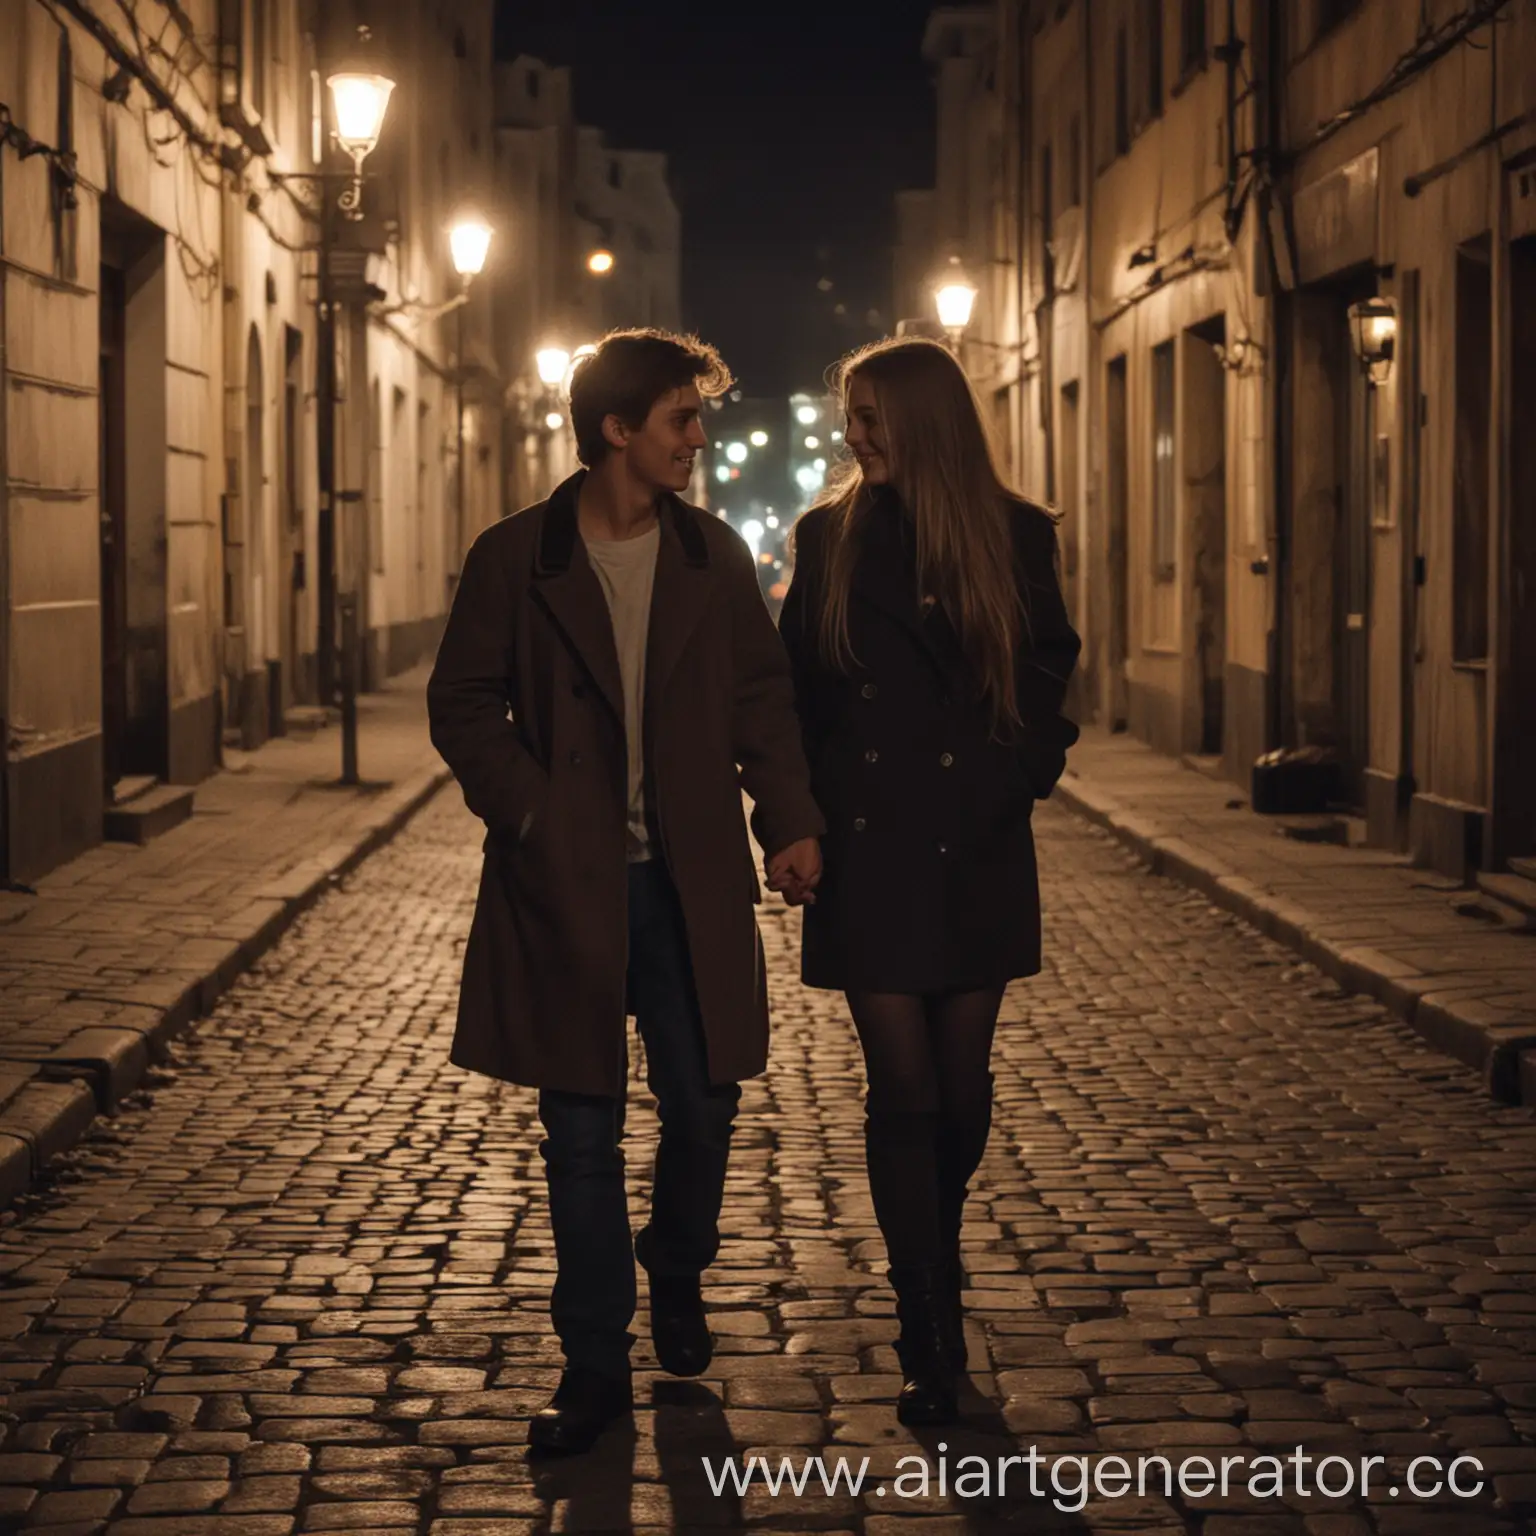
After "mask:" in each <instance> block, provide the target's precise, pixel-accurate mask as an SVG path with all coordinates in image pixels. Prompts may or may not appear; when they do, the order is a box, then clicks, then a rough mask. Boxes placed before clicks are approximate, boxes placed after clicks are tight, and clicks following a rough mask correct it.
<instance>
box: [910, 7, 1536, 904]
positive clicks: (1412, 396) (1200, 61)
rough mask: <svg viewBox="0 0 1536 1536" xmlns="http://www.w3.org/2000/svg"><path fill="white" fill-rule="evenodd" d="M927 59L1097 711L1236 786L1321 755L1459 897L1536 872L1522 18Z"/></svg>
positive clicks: (987, 308) (1279, 19) (939, 234)
mask: <svg viewBox="0 0 1536 1536" xmlns="http://www.w3.org/2000/svg"><path fill="white" fill-rule="evenodd" d="M979 13H985V14H984V15H983V14H979ZM925 46H926V48H927V50H928V53H929V56H930V58H931V59H933V61H934V63H935V66H936V69H937V70H938V82H939V88H938V103H939V151H940V153H939V157H938V183H937V186H936V187H935V189H934V206H935V208H936V210H937V218H936V224H937V227H936V229H935V232H934V245H933V248H932V252H931V257H930V261H929V271H930V272H937V271H939V270H940V269H942V268H943V267H944V266H945V264H946V263H947V262H948V261H949V258H950V257H952V256H958V257H959V258H960V260H961V262H962V264H963V265H964V267H965V269H966V270H967V271H968V273H969V274H970V278H971V281H972V282H973V283H974V285H975V286H976V287H977V289H978V298H977V303H976V309H975V314H974V317H973V320H972V324H971V326H970V328H969V331H968V332H967V335H966V338H965V340H964V342H963V344H962V345H963V349H964V357H965V361H966V365H967V367H968V369H969V371H970V372H971V374H972V377H973V379H974V380H975V381H976V383H977V386H978V389H979V391H980V392H981V394H982V396H983V398H984V401H986V402H987V403H988V404H989V406H990V414H991V421H992V425H993V428H994V431H995V433H996V436H997V438H998V442H999V444H1000V447H1001V448H1002V450H1003V452H1004V455H1005V457H1006V459H1007V461H1008V463H1009V465H1010V468H1011V471H1012V473H1013V475H1014V477H1015V479H1016V480H1017V481H1018V483H1019V484H1020V486H1021V488H1022V489H1023V490H1025V491H1026V492H1027V493H1029V494H1031V495H1033V496H1035V497H1037V498H1039V499H1042V500H1045V501H1047V502H1049V503H1050V504H1051V505H1053V506H1054V507H1055V508H1056V510H1057V511H1058V513H1059V515H1060V517H1061V525H1060V532H1061V544H1062V560H1063V576H1064V581H1065V585H1066V588H1067V592H1068V597H1069V602H1070V604H1071V607H1072V611H1073V614H1074V616H1075V618H1076V620H1077V623H1078V625H1079V628H1080V629H1081V630H1082V632H1083V635H1084V638H1085V642H1086V646H1085V651H1084V657H1083V668H1082V672H1081V674H1080V678H1079V684H1078V698H1077V705H1076V707H1077V708H1078V710H1079V713H1080V714H1081V715H1082V716H1083V717H1084V718H1089V719H1093V720H1097V721H1099V722H1101V723H1103V724H1105V725H1106V726H1109V727H1111V728H1115V729H1128V730H1130V731H1131V732H1133V733H1134V734H1136V735H1138V736H1140V737H1142V738H1144V739H1145V740H1147V741H1148V742H1150V743H1151V744H1152V745H1154V746H1155V747H1157V748H1159V749H1160V750H1163V751H1165V752H1171V753H1178V754H1183V755H1188V756H1193V757H1199V758H1202V759H1204V760H1206V762H1207V763H1208V765H1209V766H1210V767H1211V768H1212V770H1213V771H1219V772H1221V773H1223V774H1225V775H1226V776H1228V777H1230V778H1232V779H1233V780H1235V781H1237V782H1239V783H1244V784H1246V783H1247V781H1248V778H1249V774H1250V770H1251V768H1252V765H1253V763H1254V760H1255V758H1257V757H1258V756H1259V755H1260V754H1261V753H1263V752H1265V751H1267V750H1268V749H1271V748H1275V747H1296V748H1302V747H1310V748H1315V749H1317V750H1318V751H1319V752H1321V753H1322V754H1323V755H1324V756H1325V757H1326V758H1327V759H1328V760H1329V761H1331V762H1333V763H1334V764H1335V765H1336V769H1335V771H1336V775H1337V788H1336V797H1337V799H1338V800H1339V801H1340V802H1342V803H1343V804H1344V805H1345V806H1347V807H1348V808H1350V809H1351V810H1353V811H1354V812H1356V813H1357V814H1358V815H1359V816H1360V817H1361V818H1362V820H1363V823H1364V826H1365V830H1366V834H1367V836H1368V838H1369V840H1370V842H1372V843H1373V844H1375V845H1377V846H1380V847H1384V848H1393V849H1403V850H1409V851H1411V852H1412V853H1413V854H1414V856H1415V857H1416V858H1417V859H1418V860H1419V861H1421V862H1423V863H1425V864H1429V865H1433V866H1434V867H1437V868H1439V869H1442V870H1444V871H1445V872H1447V873H1450V874H1453V875H1458V876H1462V877H1465V876H1467V875H1468V874H1469V873H1470V872H1471V871H1473V870H1476V869H1477V868H1479V867H1481V868H1484V869H1498V868H1501V867H1503V865H1504V864H1505V862H1506V861H1507V860H1508V859H1509V858H1511V857H1514V858H1517V859H1518V858H1520V857H1522V856H1529V855H1531V854H1533V853H1536V789H1533V787H1532V786H1536V720H1533V719H1532V715H1533V713H1536V704H1533V702H1532V701H1533V698H1536V690H1533V689H1532V688H1531V686H1530V683H1529V679H1530V677H1531V676H1532V675H1533V670H1532V669H1533V662H1536V512H1533V510H1532V509H1533V507H1536V493H1533V489H1532V467H1531V456H1532V452H1533V450H1532V447H1531V445H1532V443H1536V432H1533V430H1532V428H1533V425H1536V423H1533V422H1532V420H1531V416H1532V413H1533V411H1536V391H1533V390H1532V388H1531V380H1530V379H1529V378H1528V377H1527V375H1528V374H1529V373H1530V372H1531V370H1532V368H1533V367H1536V346H1533V340H1532V338H1533V331H1532V327H1533V320H1532V314H1533V311H1536V288H1533V277H1532V273H1533V255H1536V244H1533V239H1532V237H1533V235H1536V169H1533V167H1536V99H1533V96H1536V4H1533V3H1532V0H1503V3H1497V0H1482V3H1478V0H1470V3H1469V0H1426V3H1425V4H1423V5H1419V6H1404V5H1398V4H1396V3H1394V0H1284V3H1282V0H1230V3H1224V4H1217V3H1215V0H999V3H998V4H997V5H995V6H992V7H980V8H978V7H957V8H953V9H949V10H945V11H940V12H938V13H936V15H935V17H934V19H933V21H932V22H931V24H930V27H929V33H928V39H927V43H926V45H925ZM957 79H958V80H963V81H964V82H965V88H964V89H963V90H962V89H959V88H958V87H957V86H956V85H955V84H954V82H955V81H956V80H957ZM946 119H947V120H948V126H946ZM978 146H980V148H979V147H978ZM901 261H902V262H903V264H904V266H905V268H906V269H907V270H912V269H913V267H914V258H913V256H912V254H911V252H910V251H907V252H905V253H903V255H902V257H901ZM909 302H910V301H909ZM1366 302H1370V303H1371V308H1370V309H1369V310H1368V311H1366V312H1365V315H1366V317H1370V316H1379V317H1380V318H1379V319H1372V318H1361V311H1360V310H1359V308H1358V306H1360V305H1362V304H1364V303H1366ZM1352 315H1353V316H1354V317H1356V318H1352ZM1362 328H1363V330H1364V332H1367V333H1368V334H1364V335H1363V337H1362V339H1363V340H1364V341H1365V342H1366V345H1365V346H1364V348H1361V347H1359V346H1357V345H1356V333H1357V332H1358V331H1362ZM1386 338H1390V341H1391V356H1390V357H1389V358H1381V357H1378V358H1377V360H1376V363H1375V366H1374V367H1371V368H1368V367H1367V357H1368V356H1369V354H1370V353H1371V351H1372V344H1373V343H1379V342H1380V341H1381V340H1382V339H1386ZM1362 352H1363V353H1364V354H1366V356H1362Z"/></svg>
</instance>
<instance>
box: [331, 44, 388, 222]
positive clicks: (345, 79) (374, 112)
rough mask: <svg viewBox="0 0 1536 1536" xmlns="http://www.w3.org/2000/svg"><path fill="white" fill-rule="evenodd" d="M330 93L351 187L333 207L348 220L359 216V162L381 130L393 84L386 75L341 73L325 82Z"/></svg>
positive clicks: (360, 207)
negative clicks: (349, 166)
mask: <svg viewBox="0 0 1536 1536" xmlns="http://www.w3.org/2000/svg"><path fill="white" fill-rule="evenodd" d="M325 83H326V84H327V85H328V86H329V87H330V90H331V107H332V110H333V111H334V112H335V115H336V143H337V144H338V146H339V147H340V148H341V149H342V151H343V152H344V153H346V154H348V155H350V156H351V157H352V185H351V186H350V187H348V188H347V189H346V190H345V191H344V192H343V193H342V194H341V197H340V198H339V199H338V200H337V207H338V208H340V209H341V211H342V212H343V213H344V214H346V216H347V217H348V218H349V219H360V218H362V216H363V209H362V201H363V161H364V160H366V159H367V158H368V156H369V155H371V154H372V153H373V147H374V145H375V144H377V143H378V142H379V133H380V130H382V128H383V127H384V113H385V112H386V111H387V110H388V108H389V97H390V93H391V92H392V91H393V90H394V88H395V82H394V81H393V80H391V79H390V78H389V77H388V76H387V75H368V74H362V73H360V72H358V71H354V70H343V71H341V72H340V73H338V74H334V75H331V76H330V77H329V78H328V79H327V80H326V82H325Z"/></svg>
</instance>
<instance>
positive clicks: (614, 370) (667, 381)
mask: <svg viewBox="0 0 1536 1536" xmlns="http://www.w3.org/2000/svg"><path fill="white" fill-rule="evenodd" d="M732 382H733V381H732V379H731V370H730V369H729V368H727V367H726V366H725V362H724V360H723V359H722V358H721V356H720V354H719V353H718V352H717V351H715V349H714V348H713V347H712V346H710V345H709V343H708V342H706V341H700V340H699V338H698V337H697V336H676V335H673V333H672V332H671V331H659V330H654V329H651V328H645V329H638V330H630V331H610V332H609V333H608V334H607V335H606V336H604V337H603V339H602V340H601V341H600V342H599V343H598V346H597V350H596V351H595V352H592V353H589V354H588V355H587V356H586V357H584V358H582V359H581V360H580V362H578V363H577V365H576V369H575V372H574V373H573V374H572V376H571V428H572V430H573V431H574V432H575V434H576V457H577V458H578V459H580V460H581V462H582V463H583V464H585V465H586V466H587V467H588V468H589V469H590V468H592V467H594V466H596V465H597V464H600V463H601V462H602V461H603V459H604V457H606V455H607V453H608V451H609V446H610V445H609V442H608V439H607V438H605V437H604V436H603V421H604V420H605V418H607V417H609V416H617V417H618V418H619V420H620V421H622V422H623V423H624V425H625V426H626V427H634V428H639V427H642V426H644V425H645V419H646V417H647V416H649V415H650V414H651V407H652V406H653V405H655V404H656V402H657V401H658V400H660V399H661V397H662V396H663V395H666V394H670V393H671V391H672V390H674V389H683V388H686V387H687V386H688V385H689V384H697V385H698V389H699V394H700V395H701V396H702V397H703V398H704V399H706V400H709V399H712V398H714V397H715V396H716V395H723V394H724V393H725V392H726V390H728V389H729V388H730V387H731V384H732Z"/></svg>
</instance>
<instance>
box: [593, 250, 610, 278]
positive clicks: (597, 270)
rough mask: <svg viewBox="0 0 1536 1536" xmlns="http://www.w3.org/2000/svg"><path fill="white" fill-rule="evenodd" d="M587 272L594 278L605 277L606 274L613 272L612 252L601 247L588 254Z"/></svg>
mask: <svg viewBox="0 0 1536 1536" xmlns="http://www.w3.org/2000/svg"><path fill="white" fill-rule="evenodd" d="M587 271H588V272H590V273H591V274H592V275H593V276H594V277H606V276H607V275H608V273H610V272H612V271H613V252H612V251H607V250H603V249H602V248H601V247H599V248H598V249H597V250H595V251H592V252H589V253H588V256H587Z"/></svg>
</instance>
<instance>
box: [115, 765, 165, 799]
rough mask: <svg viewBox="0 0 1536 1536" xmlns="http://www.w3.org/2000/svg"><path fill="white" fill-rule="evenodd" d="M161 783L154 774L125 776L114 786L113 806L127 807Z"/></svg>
mask: <svg viewBox="0 0 1536 1536" xmlns="http://www.w3.org/2000/svg"><path fill="white" fill-rule="evenodd" d="M159 782H160V780H159V779H157V778H156V777H155V776H154V774H152V773H130V774H125V775H124V776H123V777H122V778H120V779H119V780H118V781H117V783H116V784H114V785H113V786H112V804H113V805H127V803H128V802H129V801H130V800H137V799H138V797H139V796H140V795H145V794H148V793H149V791H150V790H152V789H153V788H154V787H155V785H156V784H158V783H159Z"/></svg>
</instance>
